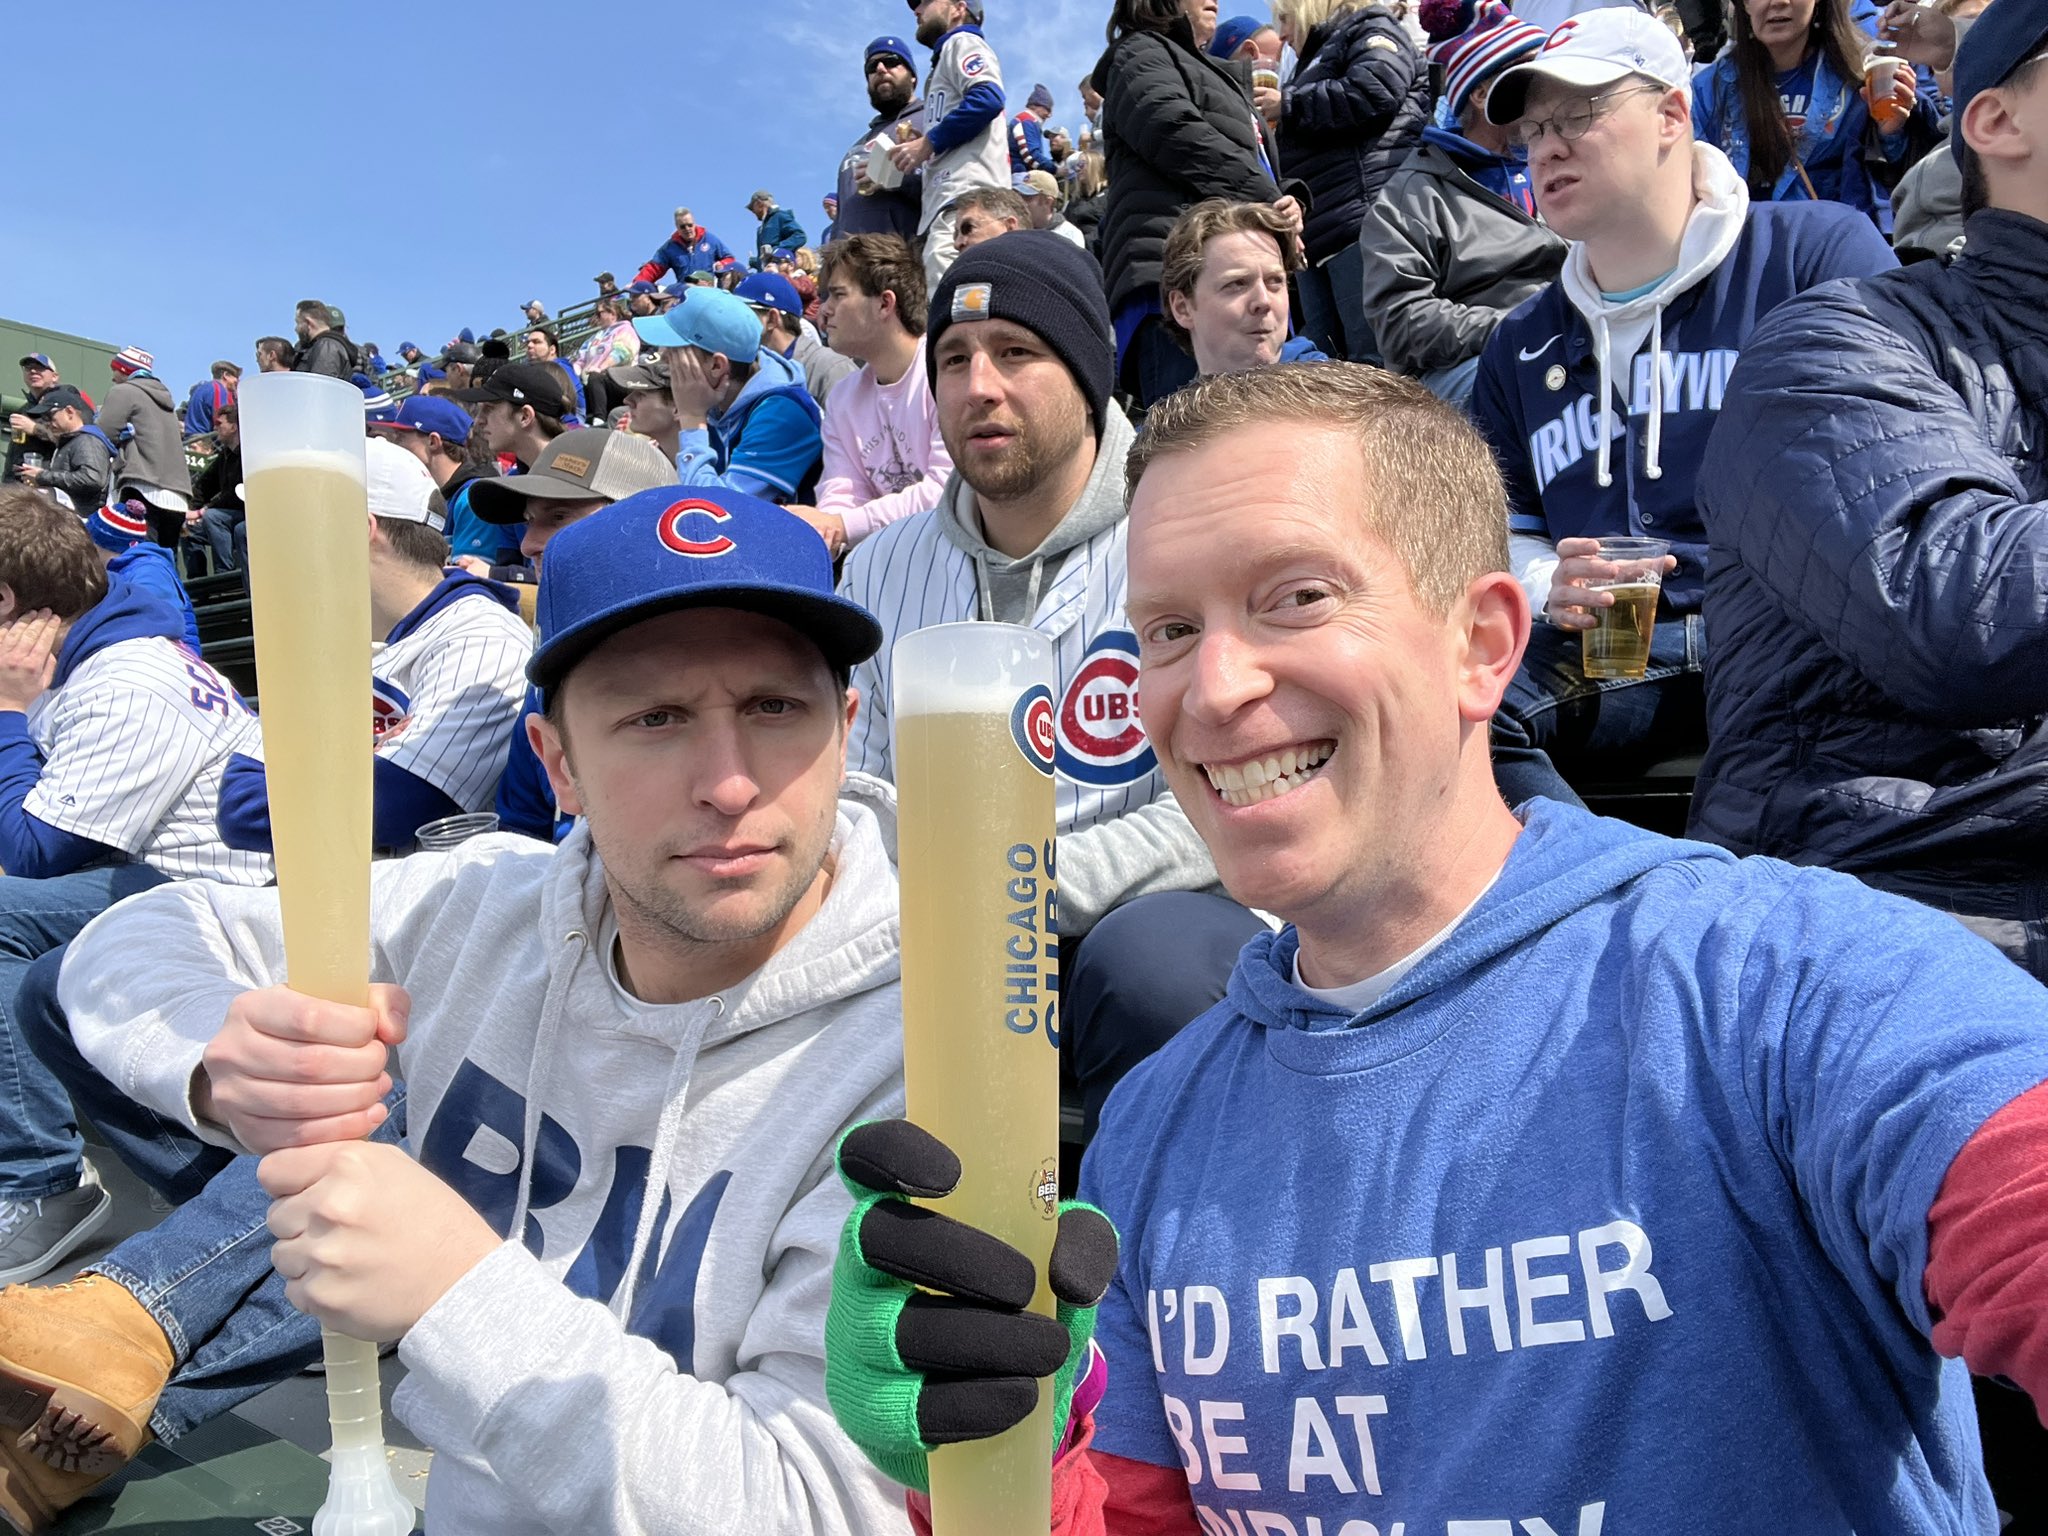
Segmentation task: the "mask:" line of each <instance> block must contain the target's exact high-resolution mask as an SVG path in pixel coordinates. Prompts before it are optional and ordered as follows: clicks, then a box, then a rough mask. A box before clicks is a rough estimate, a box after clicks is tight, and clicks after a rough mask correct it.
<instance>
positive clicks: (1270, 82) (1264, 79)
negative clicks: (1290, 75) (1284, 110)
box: [1252, 68, 1280, 91]
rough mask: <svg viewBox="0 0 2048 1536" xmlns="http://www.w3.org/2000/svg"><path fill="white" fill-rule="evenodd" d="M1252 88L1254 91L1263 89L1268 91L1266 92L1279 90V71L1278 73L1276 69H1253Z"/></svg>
mask: <svg viewBox="0 0 2048 1536" xmlns="http://www.w3.org/2000/svg"><path fill="white" fill-rule="evenodd" d="M1252 88H1253V89H1254V90H1259V89H1264V90H1268V91H1277V90H1279V89H1280V71H1279V70H1277V69H1264V68H1261V69H1254V70H1253V71H1252Z"/></svg>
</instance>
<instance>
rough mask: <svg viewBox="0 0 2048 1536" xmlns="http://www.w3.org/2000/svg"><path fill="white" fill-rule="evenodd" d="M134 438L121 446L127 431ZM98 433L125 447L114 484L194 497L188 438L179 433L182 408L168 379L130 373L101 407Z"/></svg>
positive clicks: (117, 466)
mask: <svg viewBox="0 0 2048 1536" xmlns="http://www.w3.org/2000/svg"><path fill="white" fill-rule="evenodd" d="M129 426H133V427H134V428H135V435H134V436H133V437H131V438H129V439H128V441H127V442H125V443H123V442H121V432H122V429H124V428H126V427H129ZM99 429H100V430H101V431H102V432H104V433H106V434H107V436H108V438H110V439H111V440H112V441H113V442H115V443H117V444H119V445H120V449H121V456H120V458H119V459H117V460H116V461H115V463H114V484H115V485H116V486H117V487H118V486H126V485H136V486H147V487H149V488H151V489H153V490H160V491H169V492H171V493H172V494H173V495H176V496H181V497H189V496H191V494H192V473H191V471H190V470H188V469H187V468H186V467H185V440H184V438H182V437H181V436H179V434H178V407H177V405H176V404H175V402H173V401H172V399H171V392H170V391H169V390H168V389H166V388H165V387H164V381H163V380H162V379H160V378H158V377H157V376H156V375H155V374H153V373H135V374H130V375H129V376H128V377H127V378H125V379H123V380H122V381H121V382H120V383H118V384H116V385H115V386H114V387H113V388H112V389H110V390H108V391H107V403H106V404H105V405H103V406H101V407H100V414H99Z"/></svg>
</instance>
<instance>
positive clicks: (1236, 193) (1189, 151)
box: [1094, 17, 1280, 311]
mask: <svg viewBox="0 0 2048 1536" xmlns="http://www.w3.org/2000/svg"><path fill="white" fill-rule="evenodd" d="M1094 80H1095V89H1096V90H1098V91H1100V92H1101V93H1102V146H1103V157H1104V159H1105V160H1106V161H1107V162H1108V169H1109V201H1108V203H1107V205H1106V206H1105V207H1104V209H1103V214H1102V225H1101V228H1100V230H1099V231H1098V232H1097V235H1096V239H1097V241H1098V245H1097V247H1096V248H1097V249H1098V250H1099V251H1100V252H1101V255H1102V269H1103V275H1104V279H1105V281H1106V282H1107V284H1108V287H1109V306H1110V309H1111V310H1112V311H1114V310H1115V309H1116V307H1117V305H1118V304H1120V303H1121V302H1122V301H1123V300H1124V299H1125V298H1126V297H1128V296H1129V295H1131V294H1133V293H1136V292H1138V291H1140V290H1142V289H1146V288H1152V289H1156V288H1157V287H1158V286H1159V269H1160V264H1161V259H1162V257H1163V255H1164V253H1165V250H1166V235H1167V231H1168V230H1170V229H1172V228H1173V221H1174V220H1175V219H1177V218H1179V217H1180V215H1181V213H1182V212H1183V211H1184V210H1186V209H1187V208H1189V207H1191V206H1192V205H1193V204H1195V203H1199V202H1200V201H1201V200H1202V199H1203V198H1205V197H1228V198H1233V199H1235V200H1237V201H1239V202H1254V203H1271V202H1277V201H1278V200H1279V198H1280V189H1279V188H1278V187H1277V186H1275V185H1274V183H1273V178H1272V177H1271V176H1270V175H1269V174H1268V173H1267V169H1266V167H1267V166H1268V165H1270V164H1273V163H1275V161H1274V158H1273V144H1272V140H1271V139H1270V138H1268V137H1267V136H1266V131H1265V128H1264V126H1263V125H1262V124H1261V123H1260V122H1259V118H1258V114H1257V113H1255V112H1254V111H1252V94H1251V66H1250V65H1248V64H1228V63H1225V62H1224V61H1223V60H1221V59H1215V58H1211V57H1210V56H1209V55H1208V54H1206V53H1204V52H1202V51H1201V50H1200V49H1198V48H1197V47H1195V34H1194V29H1193V27H1192V26H1191V25H1190V24H1189V23H1188V21H1187V19H1186V18H1185V17H1176V18H1175V19H1174V21H1173V24H1172V26H1171V27H1169V28H1168V29H1167V30H1166V31H1164V32H1131V33H1127V34H1125V35H1124V36H1123V37H1120V38H1118V39H1117V40H1116V41H1115V42H1114V43H1112V44H1110V46H1109V51H1108V52H1106V53H1105V54H1103V56H1102V59H1101V61H1100V62H1099V63H1098V64H1096V66H1095V76H1094ZM1262 150H1263V151H1264V155H1265V158H1264V160H1261V158H1260V156H1261V151H1262Z"/></svg>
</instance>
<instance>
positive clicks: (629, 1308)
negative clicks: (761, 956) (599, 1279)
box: [612, 995, 725, 1369]
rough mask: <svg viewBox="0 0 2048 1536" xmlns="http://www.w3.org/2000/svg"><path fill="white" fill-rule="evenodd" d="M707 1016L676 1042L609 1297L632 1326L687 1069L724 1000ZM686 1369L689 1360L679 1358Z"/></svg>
mask: <svg viewBox="0 0 2048 1536" xmlns="http://www.w3.org/2000/svg"><path fill="white" fill-rule="evenodd" d="M707 1002H708V1003H709V1008H708V1010H706V1012H707V1015H708V1016H707V1017H705V1018H704V1019H703V1020H702V1021H701V1022H699V1023H698V1024H696V1025H695V1026H694V1027H693V1028H692V1029H691V1030H690V1031H689V1033H688V1034H687V1035H686V1036H685V1037H684V1038H683V1039H681V1040H679V1041H677V1042H676V1059H675V1061H674V1062H673V1063H671V1064H670V1066H669V1069H668V1082H667V1083H666V1085H664V1087H663V1088H662V1093H661V1118H660V1120H659V1121H658V1122H656V1125H655V1130H654V1151H653V1152H652V1154H651V1155H650V1156H649V1157H648V1160H647V1187H646V1189H644V1190H642V1191H641V1194H640V1219H639V1221H638V1222H637V1223H635V1224H634V1228H633V1246H632V1248H631V1250H630V1251H629V1252H628V1253H627V1255H626V1274H625V1278H624V1279H623V1280H622V1281H620V1283H619V1290H618V1294H617V1295H616V1296H615V1297H613V1299H612V1313H613V1315H614V1316H616V1317H617V1318H618V1319H619V1321H620V1322H622V1323H625V1324H626V1325H627V1326H628V1327H631V1326H632V1318H633V1299H634V1297H635V1296H637V1295H638V1294H639V1291H640V1271H641V1268H642V1267H643V1266H644V1264H645V1262H646V1255H647V1250H648V1246H649V1245H650V1244H651V1243H652V1242H653V1241H654V1238H655V1232H654V1224H655V1222H656V1221H657V1220H659V1219H660V1216H661V1197H662V1192H663V1191H664V1190H665V1189H666V1188H667V1179H668V1167H669V1164H670V1163H672V1162H673V1161H674V1160H675V1155H676V1141H677V1139H678V1138H680V1137H681V1135H682V1134H683V1110H684V1105H683V1100H684V1097H685V1094H686V1090H687V1089H688V1087H689V1083H690V1071H691V1069H692V1068H693V1067H694V1066H695V1065H696V1062H697V1052H698V1051H699V1049H701V1048H702V1046H703V1044H704V1033H705V1031H706V1030H707V1029H709V1028H710V1026H711V1022H712V1020H714V1019H722V1018H724V1017H725V999H724V998H722V997H718V996H715V995H714V996H712V997H711V998H709V999H707ZM678 1363H679V1364H680V1365H682V1366H683V1367H684V1368H685V1369H687V1368H688V1366H689V1364H690V1362H689V1361H687V1360H683V1361H679V1362H678Z"/></svg>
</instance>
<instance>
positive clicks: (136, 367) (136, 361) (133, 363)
mask: <svg viewBox="0 0 2048 1536" xmlns="http://www.w3.org/2000/svg"><path fill="white" fill-rule="evenodd" d="M107 366H108V367H109V368H111V369H113V370H114V372H116V373H120V374H129V373H147V372H149V370H150V369H152V368H154V367H155V366H156V359H155V358H154V357H152V356H150V355H149V353H147V352H145V351H143V350H142V348H140V347H123V348H122V349H121V350H120V351H118V352H116V353H115V354H114V355H113V356H112V357H110V358H108V359H107Z"/></svg>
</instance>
